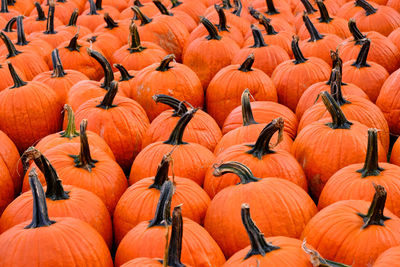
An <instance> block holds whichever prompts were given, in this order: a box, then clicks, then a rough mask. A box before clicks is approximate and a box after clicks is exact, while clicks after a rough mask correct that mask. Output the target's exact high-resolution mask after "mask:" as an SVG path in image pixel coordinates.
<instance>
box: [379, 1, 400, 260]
mask: <svg viewBox="0 0 400 267" xmlns="http://www.w3.org/2000/svg"><path fill="white" fill-rule="evenodd" d="M389 1H390V0H389ZM399 257H400V246H395V247H391V248H389V249H387V250H385V251H384V252H383V253H382V254H380V255H379V257H378V258H377V259H376V261H375V263H374V265H373V266H374V267H385V266H390V265H391V264H393V263H394V262H396V261H397V260H398V259H399Z"/></svg>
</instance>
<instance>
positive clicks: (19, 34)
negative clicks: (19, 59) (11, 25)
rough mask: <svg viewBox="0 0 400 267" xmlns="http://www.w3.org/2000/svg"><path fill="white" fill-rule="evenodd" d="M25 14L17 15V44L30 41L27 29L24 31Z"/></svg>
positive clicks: (24, 43)
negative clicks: (27, 37) (26, 34)
mask: <svg viewBox="0 0 400 267" xmlns="http://www.w3.org/2000/svg"><path fill="white" fill-rule="evenodd" d="M23 19H24V16H18V17H17V38H18V39H17V43H16V44H17V45H21V46H23V45H28V44H29V42H28V41H27V40H26V37H25V31H24V23H23V21H22V20H23Z"/></svg>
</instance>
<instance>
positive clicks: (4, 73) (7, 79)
mask: <svg viewBox="0 0 400 267" xmlns="http://www.w3.org/2000/svg"><path fill="white" fill-rule="evenodd" d="M14 69H15V71H16V72H17V73H18V75H19V76H20V77H21V78H22V79H26V77H25V75H24V73H23V72H21V71H20V70H19V69H18V68H16V67H14ZM0 77H1V78H0V81H1V82H0V91H2V90H4V89H6V88H8V87H10V86H13V85H14V80H13V78H12V77H11V74H10V71H9V70H8V68H6V67H5V65H4V64H0Z"/></svg>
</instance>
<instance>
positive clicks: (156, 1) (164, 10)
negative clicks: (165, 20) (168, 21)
mask: <svg viewBox="0 0 400 267" xmlns="http://www.w3.org/2000/svg"><path fill="white" fill-rule="evenodd" d="M152 1H153V3H154V4H155V5H156V7H157V8H158V10H159V11H160V13H161V14H162V15H166V16H173V15H174V14H172V13H171V12H169V11H168V8H167V7H166V6H164V5H163V3H161V1H160V0H152Z"/></svg>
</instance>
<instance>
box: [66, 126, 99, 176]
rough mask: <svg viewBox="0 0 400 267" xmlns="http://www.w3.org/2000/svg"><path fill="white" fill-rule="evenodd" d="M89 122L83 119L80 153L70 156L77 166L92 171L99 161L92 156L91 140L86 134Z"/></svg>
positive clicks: (80, 134)
mask: <svg viewBox="0 0 400 267" xmlns="http://www.w3.org/2000/svg"><path fill="white" fill-rule="evenodd" d="M87 124H88V121H87V120H86V119H83V120H82V122H81V125H80V129H79V130H80V131H79V132H80V133H79V136H80V141H81V150H80V152H79V155H70V157H72V158H73V159H74V163H75V167H77V168H82V169H84V170H87V171H88V172H91V171H92V168H94V167H96V162H98V161H97V160H95V159H92V156H91V155H90V147H89V141H88V138H87V134H86V129H87Z"/></svg>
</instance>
